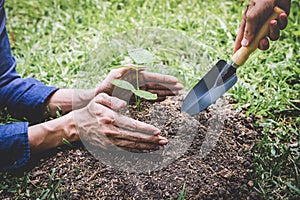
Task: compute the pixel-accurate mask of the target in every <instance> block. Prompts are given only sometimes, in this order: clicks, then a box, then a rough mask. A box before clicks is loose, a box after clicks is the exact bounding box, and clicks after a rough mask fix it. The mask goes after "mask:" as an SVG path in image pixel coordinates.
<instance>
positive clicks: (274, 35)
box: [269, 20, 280, 41]
mask: <svg viewBox="0 0 300 200" xmlns="http://www.w3.org/2000/svg"><path fill="white" fill-rule="evenodd" d="M279 36H280V29H279V26H278V25H277V20H272V21H270V30H269V37H270V39H271V40H272V41H275V40H278V39H279Z"/></svg>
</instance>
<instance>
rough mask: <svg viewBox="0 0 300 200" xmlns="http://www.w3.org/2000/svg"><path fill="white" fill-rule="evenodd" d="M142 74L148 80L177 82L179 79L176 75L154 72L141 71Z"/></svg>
mask: <svg viewBox="0 0 300 200" xmlns="http://www.w3.org/2000/svg"><path fill="white" fill-rule="evenodd" d="M139 73H140V75H142V76H143V77H144V80H145V81H146V82H157V83H169V84H171V83H177V82H178V79H177V78H176V77H174V76H170V75H165V74H158V73H152V72H146V71H141V72H139Z"/></svg>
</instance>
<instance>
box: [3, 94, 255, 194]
mask: <svg viewBox="0 0 300 200" xmlns="http://www.w3.org/2000/svg"><path fill="white" fill-rule="evenodd" d="M182 100H183V96H182V95H181V96H177V97H172V98H169V99H167V100H165V101H163V102H161V103H155V104H152V103H149V102H144V103H143V107H142V111H141V112H135V113H133V114H132V112H130V113H131V115H132V116H133V117H135V118H138V119H140V120H143V121H146V122H149V120H151V121H150V122H151V123H152V124H155V123H157V121H155V120H153V116H155V115H158V116H161V118H160V120H161V119H162V118H163V116H168V117H167V118H165V119H166V120H164V121H163V122H164V123H163V124H157V126H159V125H160V126H161V129H163V130H162V134H163V135H165V136H166V137H168V139H169V141H170V146H172V145H175V147H178V148H177V149H176V148H175V149H173V148H171V149H168V148H165V150H162V151H161V153H166V152H168V151H172V152H173V151H174V152H177V153H178V154H179V156H178V158H176V159H173V160H172V162H171V161H169V160H167V162H170V164H168V165H167V164H165V165H164V166H163V167H161V168H158V169H156V170H152V171H139V172H136V173H135V172H130V171H124V170H120V168H119V167H115V168H113V167H111V166H108V165H106V164H104V163H101V162H99V161H98V160H97V159H95V158H94V157H93V156H92V155H91V153H90V152H89V151H87V150H86V148H85V147H84V146H83V145H82V144H81V143H77V144H74V145H73V147H67V146H66V147H63V148H58V149H56V150H54V151H52V152H47V154H45V155H43V156H42V157H39V158H34V159H33V161H32V162H31V166H30V167H31V168H32V171H31V173H30V175H29V180H30V184H29V186H28V188H30V189H31V190H34V188H43V187H44V188H48V189H49V188H51V187H52V188H53V187H56V186H57V187H58V189H57V190H55V193H59V196H61V197H63V198H64V199H65V198H70V199H84V198H85V199H86V198H88V199H96V198H99V199H120V198H121V199H122V198H124V199H170V198H171V199H177V198H178V197H179V196H180V192H182V191H183V186H184V185H185V191H186V198H187V199H220V198H221V199H258V197H257V196H256V194H255V192H253V190H252V188H251V187H252V186H253V181H252V179H253V177H250V175H249V171H250V170H251V169H252V164H251V150H252V147H253V145H254V144H255V138H256V137H257V136H258V134H259V133H258V132H257V131H255V129H254V128H253V126H252V123H253V121H252V119H251V118H249V117H246V116H245V115H244V114H243V112H239V113H237V112H236V111H235V110H234V109H233V104H231V103H230V102H229V101H228V100H225V99H222V100H220V101H218V102H217V104H215V105H212V106H210V107H209V108H208V109H206V110H204V111H202V112H201V113H199V114H198V115H196V116H193V117H191V116H189V115H187V114H184V113H181V112H180V105H181V102H182ZM153 107H156V108H159V109H155V110H154V111H153ZM151 112H152V114H151V115H149V113H151ZM153 112H154V114H153ZM149 116H152V117H149ZM150 118H152V119H150ZM154 118H155V117H154ZM160 122H161V121H160ZM195 127H196V128H195ZM185 128H186V129H185ZM181 129H185V130H189V131H186V132H184V131H182V132H181V131H180V130H181ZM193 131H194V132H193ZM181 133H184V134H190V135H193V139H192V140H191V144H190V143H188V140H189V139H187V141H186V137H185V136H184V134H181ZM187 138H189V137H187ZM185 141H186V142H185ZM180 143H182V144H183V145H179V144H180ZM181 150H184V151H181ZM181 153H183V155H181ZM164 155H167V154H164ZM166 157H168V156H166ZM171 157H172V155H171ZM161 161H162V162H164V160H161ZM252 174H253V173H252ZM59 181H60V182H59ZM58 182H59V183H58ZM49 184H51V185H52V186H50V185H49ZM2 195H3V196H2V197H4V199H5V198H13V197H16V196H18V197H22V196H26V194H25V191H19V192H18V193H7V194H2Z"/></svg>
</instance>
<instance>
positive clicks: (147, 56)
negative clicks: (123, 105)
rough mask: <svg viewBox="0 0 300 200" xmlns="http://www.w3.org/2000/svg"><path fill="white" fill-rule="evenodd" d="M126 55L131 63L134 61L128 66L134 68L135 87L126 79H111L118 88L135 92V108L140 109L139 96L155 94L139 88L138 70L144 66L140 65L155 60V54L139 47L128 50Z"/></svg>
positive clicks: (148, 96) (150, 96) (150, 97)
mask: <svg viewBox="0 0 300 200" xmlns="http://www.w3.org/2000/svg"><path fill="white" fill-rule="evenodd" d="M128 55H129V56H130V58H131V59H132V60H133V63H134V64H133V65H130V67H131V68H132V69H134V70H135V76H136V77H135V78H136V88H135V87H134V86H133V85H132V84H131V83H129V82H128V81H124V80H119V79H115V80H113V81H112V84H113V85H115V86H117V87H119V88H122V89H125V90H129V91H131V92H132V93H133V94H135V98H136V106H137V109H138V110H139V111H140V110H141V106H140V104H141V98H144V99H147V100H155V99H157V94H153V93H151V92H148V91H145V90H140V89H139V88H140V84H139V70H140V69H143V68H144V66H141V65H142V64H147V63H153V62H155V56H154V55H153V54H152V53H150V52H149V51H147V50H145V49H140V48H139V49H134V50H130V51H128Z"/></svg>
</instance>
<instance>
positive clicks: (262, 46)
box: [258, 37, 270, 50]
mask: <svg viewBox="0 0 300 200" xmlns="http://www.w3.org/2000/svg"><path fill="white" fill-rule="evenodd" d="M269 47H270V43H269V40H268V39H267V38H266V37H265V38H262V39H261V40H260V42H259V45H258V48H259V49H260V50H267V49H269Z"/></svg>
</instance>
